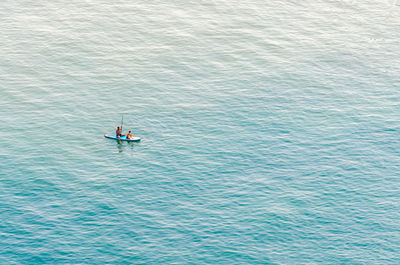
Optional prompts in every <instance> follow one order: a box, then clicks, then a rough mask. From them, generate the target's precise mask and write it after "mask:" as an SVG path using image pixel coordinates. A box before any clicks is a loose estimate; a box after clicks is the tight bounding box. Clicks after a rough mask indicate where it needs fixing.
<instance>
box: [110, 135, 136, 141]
mask: <svg viewBox="0 0 400 265" xmlns="http://www.w3.org/2000/svg"><path fill="white" fill-rule="evenodd" d="M104 137H105V138H108V139H114V140H117V141H118V140H119V141H125V142H139V141H140V137H132V138H131V139H126V136H125V135H124V136H121V137H120V138H119V139H118V137H117V135H116V134H112V135H111V134H105V135H104Z"/></svg>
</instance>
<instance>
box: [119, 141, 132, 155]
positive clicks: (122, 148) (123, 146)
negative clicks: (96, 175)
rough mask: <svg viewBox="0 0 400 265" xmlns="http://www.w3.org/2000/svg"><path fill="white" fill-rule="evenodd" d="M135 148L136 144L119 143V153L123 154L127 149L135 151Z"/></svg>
mask: <svg viewBox="0 0 400 265" xmlns="http://www.w3.org/2000/svg"><path fill="white" fill-rule="evenodd" d="M134 146H135V144H134V143H133V142H123V141H117V148H118V153H122V152H123V151H125V150H126V149H130V150H133V147H134Z"/></svg>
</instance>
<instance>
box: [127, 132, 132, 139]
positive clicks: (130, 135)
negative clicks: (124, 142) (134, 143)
mask: <svg viewBox="0 0 400 265" xmlns="http://www.w3.org/2000/svg"><path fill="white" fill-rule="evenodd" d="M126 139H132V133H131V131H129V132H128V134H127V135H126Z"/></svg>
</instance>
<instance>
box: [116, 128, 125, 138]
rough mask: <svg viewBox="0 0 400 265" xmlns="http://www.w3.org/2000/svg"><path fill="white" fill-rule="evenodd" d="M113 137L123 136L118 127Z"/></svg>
mask: <svg viewBox="0 0 400 265" xmlns="http://www.w3.org/2000/svg"><path fill="white" fill-rule="evenodd" d="M115 135H116V136H117V138H120V137H121V136H124V135H125V134H122V130H121V128H120V127H119V126H118V127H117V130H116V131H115Z"/></svg>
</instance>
